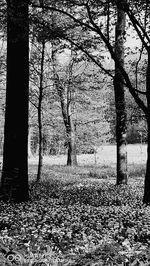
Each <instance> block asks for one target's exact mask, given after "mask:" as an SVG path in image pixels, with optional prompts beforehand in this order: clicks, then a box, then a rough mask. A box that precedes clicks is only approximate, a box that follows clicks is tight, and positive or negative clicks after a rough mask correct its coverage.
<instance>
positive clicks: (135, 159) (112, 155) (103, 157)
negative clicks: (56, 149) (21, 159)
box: [29, 144, 147, 165]
mask: <svg viewBox="0 0 150 266" xmlns="http://www.w3.org/2000/svg"><path fill="white" fill-rule="evenodd" d="M127 152H128V163H135V164H136V163H143V164H144V163H145V162H146V157H147V145H144V144H143V145H140V144H136V145H131V144H130V145H128V146H127ZM77 158H78V164H79V165H94V164H95V155H94V154H81V155H78V156H77ZM66 160H67V159H66V156H65V155H59V156H45V157H44V164H50V165H66ZM37 161H38V158H30V159H29V163H31V164H37ZM96 162H97V165H101V164H110V163H114V164H115V163H116V146H115V145H103V146H101V147H100V148H98V151H97V154H96Z"/></svg>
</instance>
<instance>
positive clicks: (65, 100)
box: [52, 44, 77, 166]
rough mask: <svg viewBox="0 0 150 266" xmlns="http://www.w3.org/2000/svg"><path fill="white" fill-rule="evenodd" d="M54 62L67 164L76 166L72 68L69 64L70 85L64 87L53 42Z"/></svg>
mask: <svg viewBox="0 0 150 266" xmlns="http://www.w3.org/2000/svg"><path fill="white" fill-rule="evenodd" d="M52 62H53V72H54V79H55V86H56V90H57V93H58V96H59V98H60V103H61V111H62V117H63V121H64V125H65V129H66V135H67V148H68V150H67V165H68V166H76V165H77V155H76V131H75V125H74V122H73V120H72V112H71V102H72V94H71V88H70V87H71V85H72V83H71V80H70V79H72V73H71V72H72V69H71V66H69V80H68V86H67V87H66V88H64V87H63V86H61V84H60V80H59V76H58V74H57V72H56V68H55V54H54V52H53V44H52Z"/></svg>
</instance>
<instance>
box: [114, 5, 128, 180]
mask: <svg viewBox="0 0 150 266" xmlns="http://www.w3.org/2000/svg"><path fill="white" fill-rule="evenodd" d="M117 16H118V17H117V24H116V39H115V53H116V55H117V57H118V60H119V61H120V63H121V65H122V66H123V65H124V33H125V20H126V18H125V13H124V12H123V11H122V10H120V9H118V14H117ZM123 82H124V79H123V76H122V74H121V72H120V70H119V68H118V66H117V65H115V78H114V91H115V104H116V143H117V185H119V184H127V146H126V130H127V125H126V123H127V118H126V116H127V115H126V107H125V96H124V85H123Z"/></svg>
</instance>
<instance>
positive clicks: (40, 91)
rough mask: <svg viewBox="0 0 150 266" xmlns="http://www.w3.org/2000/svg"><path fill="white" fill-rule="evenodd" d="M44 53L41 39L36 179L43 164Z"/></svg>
mask: <svg viewBox="0 0 150 266" xmlns="http://www.w3.org/2000/svg"><path fill="white" fill-rule="evenodd" d="M44 53H45V41H44V40H43V41H42V56H41V73H40V87H39V102H38V128H39V162H38V171H37V181H39V180H40V179H41V172H42V165H43V127H42V100H43V75H44Z"/></svg>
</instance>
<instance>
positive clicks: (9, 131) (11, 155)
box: [1, 0, 29, 202]
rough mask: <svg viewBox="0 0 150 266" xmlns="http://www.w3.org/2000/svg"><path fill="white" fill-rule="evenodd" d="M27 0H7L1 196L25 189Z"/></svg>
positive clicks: (19, 197) (19, 194)
mask: <svg viewBox="0 0 150 266" xmlns="http://www.w3.org/2000/svg"><path fill="white" fill-rule="evenodd" d="M28 23H29V21H28V1H24V0H20V1H17V0H10V1H7V81H6V82H7V85H6V111H5V127H4V152H3V168H2V179H1V189H2V195H3V199H4V200H8V201H16V202H21V201H26V200H28V199H29V193H28V88H29V84H28V83H29V59H28V54H29V24H28Z"/></svg>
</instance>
